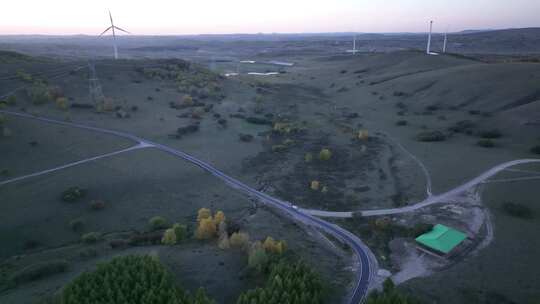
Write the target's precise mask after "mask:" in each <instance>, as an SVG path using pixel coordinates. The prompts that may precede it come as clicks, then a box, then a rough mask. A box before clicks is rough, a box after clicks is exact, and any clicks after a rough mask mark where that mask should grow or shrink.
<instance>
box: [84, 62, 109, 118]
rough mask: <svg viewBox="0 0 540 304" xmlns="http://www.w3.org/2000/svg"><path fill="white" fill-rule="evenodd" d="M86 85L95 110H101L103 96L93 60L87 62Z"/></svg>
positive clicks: (103, 100) (103, 101)
mask: <svg viewBox="0 0 540 304" xmlns="http://www.w3.org/2000/svg"><path fill="white" fill-rule="evenodd" d="M88 87H89V90H90V102H92V103H93V104H94V105H95V107H96V110H98V111H103V105H104V103H105V96H104V95H103V91H102V90H101V83H100V82H99V79H98V78H97V75H96V67H95V65H94V63H93V62H90V61H89V62H88Z"/></svg>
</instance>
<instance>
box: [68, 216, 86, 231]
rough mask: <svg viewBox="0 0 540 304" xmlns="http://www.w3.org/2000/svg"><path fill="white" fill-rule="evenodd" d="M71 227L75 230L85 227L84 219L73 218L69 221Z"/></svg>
mask: <svg viewBox="0 0 540 304" xmlns="http://www.w3.org/2000/svg"><path fill="white" fill-rule="evenodd" d="M69 227H70V228H71V230H73V231H75V232H80V231H82V230H83V228H84V220H83V219H80V218H78V219H74V220H71V221H70V222H69Z"/></svg>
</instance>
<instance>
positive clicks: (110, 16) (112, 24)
mask: <svg viewBox="0 0 540 304" xmlns="http://www.w3.org/2000/svg"><path fill="white" fill-rule="evenodd" d="M109 18H110V19H111V26H114V23H113V21H112V14H111V11H110V10H109Z"/></svg>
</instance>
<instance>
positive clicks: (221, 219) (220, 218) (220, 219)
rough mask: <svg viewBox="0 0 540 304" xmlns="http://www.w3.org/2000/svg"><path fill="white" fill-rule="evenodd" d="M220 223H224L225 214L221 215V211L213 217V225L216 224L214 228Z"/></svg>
mask: <svg viewBox="0 0 540 304" xmlns="http://www.w3.org/2000/svg"><path fill="white" fill-rule="evenodd" d="M221 222H225V213H223V211H218V212H216V214H215V215H214V223H215V224H216V227H219V224H221Z"/></svg>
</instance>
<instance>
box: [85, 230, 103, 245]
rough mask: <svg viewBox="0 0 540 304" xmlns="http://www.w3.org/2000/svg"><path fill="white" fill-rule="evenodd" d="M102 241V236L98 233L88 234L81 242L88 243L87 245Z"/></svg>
mask: <svg viewBox="0 0 540 304" xmlns="http://www.w3.org/2000/svg"><path fill="white" fill-rule="evenodd" d="M100 239H101V235H100V234H99V233H98V232H88V233H85V234H83V236H82V237H81V240H82V241H83V243H86V244H93V243H96V242H97V241H99V240H100Z"/></svg>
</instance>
